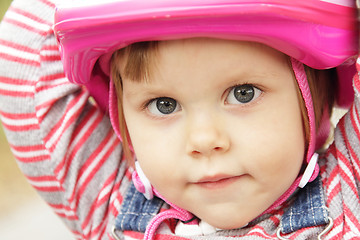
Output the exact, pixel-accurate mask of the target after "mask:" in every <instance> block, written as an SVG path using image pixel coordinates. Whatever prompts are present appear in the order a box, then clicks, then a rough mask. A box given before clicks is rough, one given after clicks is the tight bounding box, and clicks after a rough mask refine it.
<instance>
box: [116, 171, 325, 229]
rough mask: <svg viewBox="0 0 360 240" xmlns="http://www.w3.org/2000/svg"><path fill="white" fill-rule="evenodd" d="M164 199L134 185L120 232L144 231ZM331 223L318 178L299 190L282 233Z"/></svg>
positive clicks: (119, 224) (119, 220)
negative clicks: (142, 191)
mask: <svg viewBox="0 0 360 240" xmlns="http://www.w3.org/2000/svg"><path fill="white" fill-rule="evenodd" d="M163 203H164V201H163V200H161V199H159V198H156V197H154V198H153V199H152V200H147V199H146V198H145V197H144V195H143V194H142V193H140V192H138V191H137V190H136V188H135V186H134V185H133V184H131V186H130V187H129V189H128V190H127V193H126V196H125V198H124V201H123V204H122V206H121V212H120V214H119V215H118V216H117V218H116V221H115V228H116V229H117V230H120V231H124V230H131V231H137V232H145V230H146V226H147V225H148V224H149V223H150V221H151V220H152V219H153V217H155V216H156V214H157V213H158V212H159V211H160V208H161V206H162V205H163ZM327 223H328V211H327V208H326V205H325V200H324V192H323V188H322V184H321V180H320V178H319V177H318V178H317V179H316V180H314V181H313V182H311V183H308V184H307V185H306V187H305V188H303V189H300V190H299V191H298V193H297V196H296V199H295V201H294V203H293V204H292V205H291V206H290V207H289V208H288V209H287V210H286V211H285V213H284V215H283V216H282V219H281V232H282V233H283V234H288V233H291V232H294V231H297V230H299V229H302V228H305V227H312V226H320V225H323V224H327Z"/></svg>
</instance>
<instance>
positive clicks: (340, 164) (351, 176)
mask: <svg viewBox="0 0 360 240" xmlns="http://www.w3.org/2000/svg"><path fill="white" fill-rule="evenodd" d="M339 168H340V169H342V170H343V172H344V173H345V174H346V175H347V177H348V178H349V179H350V181H351V184H352V185H351V186H349V187H351V188H353V187H355V188H353V189H356V186H355V178H354V176H353V174H352V171H351V169H349V168H348V167H347V166H346V164H345V163H344V162H343V161H339Z"/></svg>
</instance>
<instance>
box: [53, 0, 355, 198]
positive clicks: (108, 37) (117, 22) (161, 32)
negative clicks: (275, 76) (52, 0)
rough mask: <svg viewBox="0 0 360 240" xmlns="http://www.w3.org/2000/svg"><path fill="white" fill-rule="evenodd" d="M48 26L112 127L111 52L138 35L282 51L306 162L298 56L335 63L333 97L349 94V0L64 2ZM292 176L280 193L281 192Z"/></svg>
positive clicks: (344, 100)
mask: <svg viewBox="0 0 360 240" xmlns="http://www.w3.org/2000/svg"><path fill="white" fill-rule="evenodd" d="M54 30H55V34H56V37H57V40H58V42H59V44H60V52H61V57H62V61H63V64H64V70H65V73H66V76H67V77H68V78H69V80H70V81H72V82H74V83H78V84H84V85H85V86H86V87H87V88H88V89H89V91H90V93H91V94H92V95H93V97H94V98H95V100H96V101H97V103H98V104H99V106H100V107H101V108H102V109H103V110H104V111H108V110H109V109H110V118H111V119H112V123H113V127H114V129H115V131H117V129H118V124H117V108H116V106H114V105H113V104H116V95H114V92H113V91H112V90H113V89H112V88H113V84H112V83H111V82H110V76H109V73H110V59H111V55H112V53H113V52H114V51H116V50H117V49H120V48H123V47H125V46H127V45H130V44H132V43H135V42H140V41H153V40H170V39H179V38H192V37H213V38H222V39H231V40H244V41H255V42H260V43H263V44H266V45H268V46H270V47H272V48H275V49H277V50H279V51H281V52H283V53H285V54H287V55H289V56H290V57H291V58H292V64H293V69H294V72H295V75H296V78H297V81H298V83H299V86H300V90H301V91H302V94H303V98H304V100H305V104H306V107H307V110H308V116H309V121H310V143H309V147H308V153H307V157H306V162H308V163H309V165H314V161H312V160H311V159H312V157H313V154H314V152H315V148H316V147H315V145H316V143H318V142H319V141H321V140H319V139H320V137H319V136H317V133H316V130H315V127H314V124H315V123H314V122H315V120H314V113H313V107H312V100H311V96H310V97H309V98H308V97H305V96H307V95H310V94H309V93H310V91H309V89H308V85H307V80H306V76H304V74H303V73H304V70H303V65H302V64H300V63H303V64H306V65H308V66H310V67H313V68H316V69H328V68H334V67H337V69H338V73H339V74H338V75H339V83H338V86H339V87H338V94H337V99H336V102H337V104H338V105H339V106H342V107H347V106H348V105H349V104H350V103H351V102H352V100H353V90H352V87H351V78H352V76H353V74H354V73H355V67H354V62H355V60H354V56H356V55H357V52H358V31H357V10H356V6H355V1H354V0H231V1H230V0H156V1H148V0H127V1H121V0H117V1H116V0H103V1H101V0H99V1H75V3H74V2H73V1H72V2H71V3H69V4H63V5H59V6H58V7H57V11H56V15H55V25H54ZM109 82H110V84H109ZM109 93H110V94H109ZM109 99H110V101H109ZM109 106H110V107H109ZM117 133H118V131H117ZM311 169H312V170H311V171H310V175H309V174H307V175H308V176H307V178H308V179H307V180H306V181H305V182H307V181H308V180H310V181H311V179H314V177H316V176H317V174H318V169H317V167H316V162H315V166H312V167H311ZM316 169H317V170H316ZM300 181H301V179H299V180H297V182H296V183H294V184H293V186H292V187H291V189H289V190H288V191H287V193H285V194H284V195H283V196H282V197H281V199H283V200H284V199H286V198H287V197H288V196H289V195H290V194H291V193H292V192H293V190H294V189H295V188H296V187H297V186H298V185H299V182H300ZM305 184H306V183H305ZM302 185H303V183H302ZM283 200H280V201H277V202H276V203H275V205H278V204H280V203H281V202H282V201H283Z"/></svg>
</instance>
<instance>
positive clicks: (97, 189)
mask: <svg viewBox="0 0 360 240" xmlns="http://www.w3.org/2000/svg"><path fill="white" fill-rule="evenodd" d="M54 8H55V5H54V2H52V1H50V0H17V1H14V2H13V4H12V6H11V7H10V9H9V10H8V12H7V14H6V15H5V17H4V19H3V21H2V23H1V25H0V114H1V120H2V123H3V127H4V130H5V133H6V135H7V138H8V141H9V144H10V147H11V150H12V152H13V154H14V155H15V157H16V160H17V162H18V164H19V167H20V168H21V170H22V172H23V173H24V175H25V176H26V178H27V179H28V181H29V182H30V184H31V185H32V186H33V187H34V188H35V189H36V190H37V191H38V192H39V194H40V195H41V196H42V197H43V198H44V199H45V201H46V202H47V203H48V204H49V205H50V206H51V207H52V208H53V210H54V211H55V212H56V213H57V214H58V215H59V216H60V217H61V218H62V220H64V222H65V223H66V225H67V226H68V227H69V228H70V230H71V231H72V232H73V233H74V234H75V235H76V236H77V238H79V239H90V238H94V239H100V238H107V234H108V232H109V231H110V228H111V226H112V225H113V221H114V218H115V217H116V215H117V213H118V210H119V205H120V201H121V195H122V194H121V193H122V192H123V190H124V189H125V188H126V186H127V183H128V182H129V181H128V179H129V177H125V178H124V176H129V174H128V169H127V167H126V164H125V163H124V162H121V161H120V159H121V146H120V143H119V141H118V139H117V137H116V136H115V134H114V133H113V130H112V127H111V124H110V121H109V119H108V117H107V116H106V115H105V114H104V113H102V112H101V111H100V110H99V109H98V107H97V106H96V104H95V103H94V102H93V101H91V100H89V95H88V92H87V91H86V90H85V89H84V88H82V87H80V86H77V85H74V84H72V83H70V82H69V81H68V80H67V79H66V78H65V76H64V72H63V69H62V63H61V61H60V57H59V54H58V46H57V43H56V40H55V38H54V34H53V31H52V24H53V18H54ZM120 185H121V187H120ZM119 189H120V190H119Z"/></svg>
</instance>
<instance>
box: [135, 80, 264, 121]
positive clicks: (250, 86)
mask: <svg viewBox="0 0 360 240" xmlns="http://www.w3.org/2000/svg"><path fill="white" fill-rule="evenodd" d="M237 88H238V92H237V93H238V94H240V95H241V94H242V93H245V94H248V93H249V91H253V93H252V95H250V96H251V99H249V100H246V101H245V102H241V101H240V100H239V99H238V98H236V96H235V90H236V89H237ZM240 88H243V89H242V90H241V91H240ZM246 88H247V90H248V91H246V92H244V91H245V90H246ZM262 93H263V91H262V90H261V89H260V88H259V87H257V86H255V85H254V84H249V83H245V84H239V85H235V86H233V87H230V88H229V89H228V90H227V91H225V103H226V104H231V105H247V104H251V102H252V101H254V100H256V99H257V98H258V97H260V96H261V94H262ZM231 94H233V95H234V96H233V98H235V99H236V100H235V101H237V102H232V101H234V99H231V101H229V98H230V97H231ZM240 97H244V96H240ZM161 99H163V100H164V101H167V103H166V104H169V103H170V102H171V101H172V103H174V102H175V105H174V104H173V105H172V107H173V108H174V109H173V110H172V111H171V112H169V113H164V112H161V110H160V109H159V108H158V107H159V105H158V103H159V102H158V101H160V100H161ZM242 100H245V99H242ZM153 104H156V106H155V105H153ZM170 105H171V104H170ZM170 105H168V106H170ZM141 108H142V109H143V110H146V111H148V112H150V114H151V115H153V116H156V117H162V116H167V115H170V114H172V113H175V112H177V111H179V110H181V105H180V104H179V103H178V101H176V100H175V99H173V98H170V97H158V98H153V99H150V100H149V101H147V102H146V103H145V104H143V106H142V107H141ZM150 108H156V111H157V112H158V113H154V112H152V111H151V109H150ZM154 110H155V109H154Z"/></svg>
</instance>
